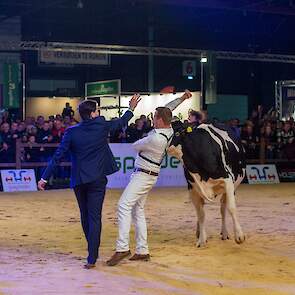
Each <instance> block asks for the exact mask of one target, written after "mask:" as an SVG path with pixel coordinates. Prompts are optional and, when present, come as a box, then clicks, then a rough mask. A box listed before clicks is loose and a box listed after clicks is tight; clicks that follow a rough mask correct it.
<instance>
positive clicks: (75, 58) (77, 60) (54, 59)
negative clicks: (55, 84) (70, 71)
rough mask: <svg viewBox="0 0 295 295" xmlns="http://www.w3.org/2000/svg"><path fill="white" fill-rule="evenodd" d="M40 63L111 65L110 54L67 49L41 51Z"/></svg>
mask: <svg viewBox="0 0 295 295" xmlns="http://www.w3.org/2000/svg"><path fill="white" fill-rule="evenodd" d="M39 62H40V63H53V64H85V65H105V66H106V65H109V63H110V58H109V55H107V54H104V53H95V52H88V51H85V52H83V51H82V52H73V51H66V50H48V49H46V50H45V49H41V50H40V51H39Z"/></svg>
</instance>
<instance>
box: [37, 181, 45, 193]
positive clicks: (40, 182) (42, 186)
mask: <svg viewBox="0 0 295 295" xmlns="http://www.w3.org/2000/svg"><path fill="white" fill-rule="evenodd" d="M45 185H46V182H45V181H44V180H43V179H40V180H39V181H38V189H39V190H40V191H44V189H45Z"/></svg>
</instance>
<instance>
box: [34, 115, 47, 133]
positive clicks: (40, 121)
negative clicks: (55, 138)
mask: <svg viewBox="0 0 295 295" xmlns="http://www.w3.org/2000/svg"><path fill="white" fill-rule="evenodd" d="M44 121H45V119H44V117H43V116H38V117H37V122H36V124H35V126H36V127H37V129H38V130H39V129H41V128H42V126H43V124H44Z"/></svg>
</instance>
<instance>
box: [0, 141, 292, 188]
mask: <svg viewBox="0 0 295 295" xmlns="http://www.w3.org/2000/svg"><path fill="white" fill-rule="evenodd" d="M259 145H260V147H259V151H260V152H259V159H251V160H247V163H248V164H275V165H276V167H277V171H278V176H279V179H280V181H283V182H293V181H295V159H294V160H290V159H288V160H287V159H269V160H268V159H265V143H264V141H263V140H262V141H261V143H260V144H259ZM57 146H58V144H57V143H52V144H37V143H35V144H33V145H32V144H28V143H22V142H21V141H20V140H17V141H16V156H15V162H14V163H0V168H1V169H3V168H4V169H5V168H6V169H14V168H15V169H30V168H35V169H37V168H39V167H45V166H47V164H48V163H47V162H27V161H26V162H24V161H22V160H21V155H22V152H23V150H24V149H25V148H29V147H33V148H41V147H42V148H44V149H46V148H56V147H57ZM110 147H111V149H112V151H113V154H114V156H115V160H116V162H117V165H118V167H119V171H118V172H117V173H115V174H113V175H111V176H109V177H108V187H109V188H124V187H125V186H126V185H127V184H128V182H129V178H130V175H131V173H132V171H133V170H134V162H135V156H136V152H135V150H134V149H133V148H132V144H128V143H111V144H110ZM60 166H62V167H69V166H71V163H70V162H61V163H60ZM156 186H157V187H164V186H165V187H169V186H171V187H173V186H177V187H181V186H186V181H185V178H184V175H183V167H182V164H181V163H180V161H179V160H177V159H176V158H174V157H169V156H167V155H165V157H164V160H163V162H162V167H161V173H160V176H159V179H158V181H157V184H156Z"/></svg>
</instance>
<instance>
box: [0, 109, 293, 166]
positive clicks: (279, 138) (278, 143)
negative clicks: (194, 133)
mask: <svg viewBox="0 0 295 295" xmlns="http://www.w3.org/2000/svg"><path fill="white" fill-rule="evenodd" d="M213 121H215V122H216V121H218V120H217V119H216V118H214V119H213ZM225 123H226V124H227V125H228V126H229V127H230V128H231V129H232V130H233V132H234V133H235V135H236V137H238V138H240V139H241V142H242V144H243V146H244V148H245V150H246V154H247V158H248V159H258V158H259V156H260V153H261V143H262V142H263V143H264V145H263V147H264V148H265V151H264V154H265V157H266V158H267V159H274V158H288V159H294V158H295V124H294V120H293V119H291V120H289V121H285V122H283V121H279V120H277V118H276V114H275V112H268V113H263V109H262V108H261V107H259V108H258V109H257V110H254V111H253V112H252V114H251V116H250V118H249V119H248V120H246V122H244V124H241V123H240V122H239V120H238V119H231V120H229V121H227V122H225ZM74 124H77V121H76V120H75V119H74V111H73V110H72V109H71V108H70V106H69V105H67V106H66V107H65V109H64V111H63V113H62V115H55V116H50V117H49V118H48V119H47V118H44V117H43V116H38V117H37V118H33V117H28V118H26V120H25V121H22V120H19V119H15V120H12V119H11V118H10V117H9V114H8V113H7V112H6V113H4V114H2V118H1V119H0V162H2V163H9V162H15V153H16V140H17V139H19V140H20V141H21V142H22V143H28V146H27V147H25V148H23V149H22V151H21V160H22V161H24V162H45V161H48V160H49V158H50V157H51V155H52V154H53V152H54V149H55V148H49V147H46V148H44V147H43V146H41V147H37V148H36V147H34V145H35V144H36V143H38V144H41V145H43V144H47V143H59V142H60V141H61V139H62V137H63V134H64V132H65V130H66V129H67V128H68V127H69V126H72V125H74ZM152 128H153V127H152V118H151V115H148V116H146V115H141V116H140V118H138V119H136V120H135V122H134V123H131V124H129V125H128V126H126V127H125V128H123V129H121V130H119V131H116V132H113V133H111V134H110V138H109V139H110V140H109V141H110V142H111V143H132V142H135V141H136V140H138V139H140V138H143V137H144V136H146V135H147V133H148V132H149V131H151V130H152ZM66 157H67V156H66Z"/></svg>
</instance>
